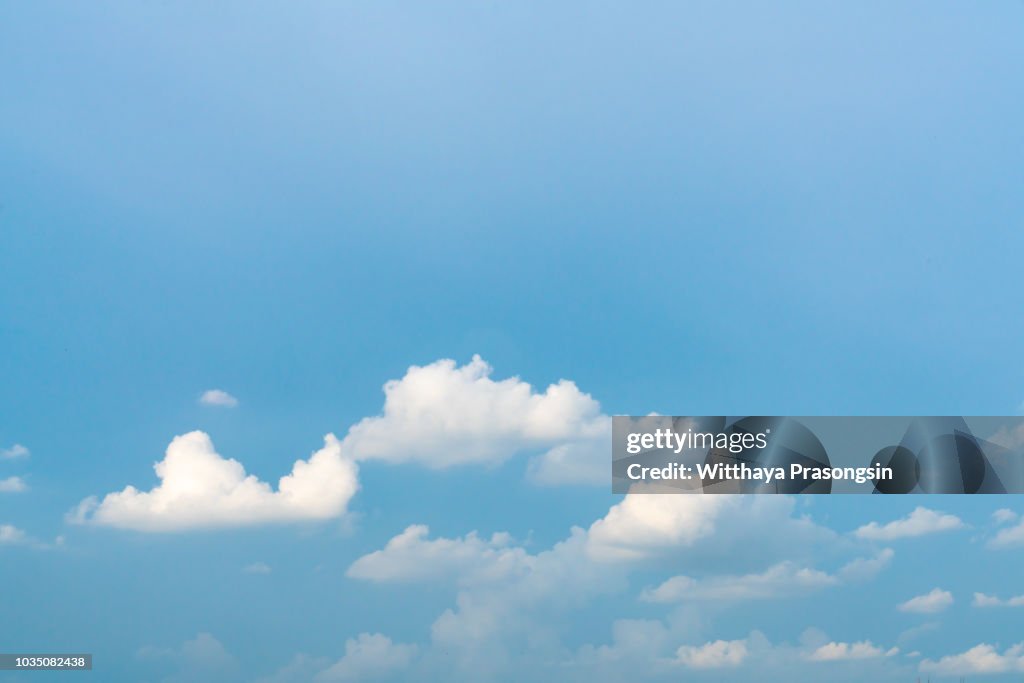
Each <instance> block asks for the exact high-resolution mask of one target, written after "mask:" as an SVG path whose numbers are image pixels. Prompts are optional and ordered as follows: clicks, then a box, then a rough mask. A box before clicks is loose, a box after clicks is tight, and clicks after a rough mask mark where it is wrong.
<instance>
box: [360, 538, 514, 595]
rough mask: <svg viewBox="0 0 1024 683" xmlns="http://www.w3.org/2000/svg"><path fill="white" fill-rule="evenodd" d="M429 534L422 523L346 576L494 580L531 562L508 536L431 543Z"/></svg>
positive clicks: (395, 579)
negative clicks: (511, 544) (512, 545)
mask: <svg viewBox="0 0 1024 683" xmlns="http://www.w3.org/2000/svg"><path fill="white" fill-rule="evenodd" d="M429 533H430V529H429V528H428V527H426V526H425V525H422V524H415V525H413V526H410V527H408V528H407V529H406V530H405V531H403V532H402V533H401V534H399V535H398V536H395V537H394V538H392V539H391V540H390V541H388V543H387V545H386V546H385V547H384V549H383V550H377V551H375V552H372V553H370V554H369V555H364V556H363V557H360V558H359V559H358V560H356V561H355V562H354V563H353V564H352V566H350V567H349V568H348V572H347V573H346V575H347V576H348V577H350V578H354V579H364V580H367V581H374V582H378V583H401V582H417V581H436V580H441V579H453V578H458V579H459V580H462V581H472V580H482V579H487V580H494V579H503V578H507V577H508V576H510V575H512V574H521V573H522V572H523V571H525V570H526V569H527V568H528V567H529V566H530V564H532V560H531V558H530V557H529V555H528V554H527V553H526V551H525V550H524V549H523V548H520V547H510V543H511V537H509V535H508V534H494V535H493V536H491V538H490V539H489V540H485V539H482V538H480V537H479V536H478V535H477V534H476V533H475V532H471V533H469V534H467V535H466V536H464V537H462V538H455V539H448V538H439V539H435V540H430V539H428V538H427V536H428V535H429Z"/></svg>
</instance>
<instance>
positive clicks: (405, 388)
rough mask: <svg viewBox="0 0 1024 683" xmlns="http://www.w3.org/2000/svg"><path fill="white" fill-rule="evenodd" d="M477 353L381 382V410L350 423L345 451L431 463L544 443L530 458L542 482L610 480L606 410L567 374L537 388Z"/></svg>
mask: <svg viewBox="0 0 1024 683" xmlns="http://www.w3.org/2000/svg"><path fill="white" fill-rule="evenodd" d="M491 374H492V368H491V366H490V365H488V364H487V363H486V362H485V361H484V360H483V359H481V358H480V357H479V356H474V357H473V359H472V360H471V361H470V362H469V363H467V364H466V365H463V366H458V365H457V364H456V363H455V361H453V360H440V361H437V362H435V363H431V364H430V365H425V366H422V367H420V366H413V367H411V368H409V370H408V371H407V372H406V374H405V376H404V377H402V378H401V379H397V380H392V381H390V382H388V383H387V384H385V385H384V410H383V414H381V415H378V416H375V417H368V418H365V419H363V420H362V421H360V422H359V423H357V424H355V425H354V426H353V427H352V428H351V429H350V430H349V432H348V434H347V435H346V437H345V439H344V442H343V448H344V450H345V453H346V454H348V455H350V456H351V457H353V458H354V459H357V460H383V461H387V462H392V463H400V462H415V463H419V464H421V465H424V466H426V467H430V468H436V469H440V468H446V467H452V466H455V465H466V464H484V465H492V464H498V463H501V462H503V461H505V460H507V459H508V458H510V457H512V456H513V455H515V454H516V453H520V452H525V451H545V452H543V453H542V454H541V455H539V456H537V457H536V458H535V460H534V461H533V462H532V463H531V468H530V472H531V476H532V477H533V478H534V479H535V480H536V481H538V482H540V483H551V484H554V483H576V482H584V483H594V482H600V483H604V482H606V481H607V480H608V472H607V458H606V456H607V452H606V451H607V448H606V447H607V438H608V434H609V429H610V418H609V417H608V416H606V415H603V414H602V413H601V409H600V406H599V404H598V403H597V401H595V400H594V399H593V398H591V397H590V396H589V395H588V394H585V393H583V392H582V391H580V390H579V389H578V388H577V387H576V385H575V384H574V383H572V382H570V381H568V380H561V381H559V382H557V383H555V384H552V385H550V386H549V387H547V388H546V389H545V390H544V391H535V390H534V388H533V387H532V386H530V384H528V383H527V382H524V381H522V380H521V379H519V378H517V377H511V378H507V379H501V380H495V379H492V378H491Z"/></svg>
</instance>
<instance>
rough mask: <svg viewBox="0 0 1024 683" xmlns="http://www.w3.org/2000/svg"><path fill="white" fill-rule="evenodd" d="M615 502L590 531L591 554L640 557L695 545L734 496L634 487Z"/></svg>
mask: <svg viewBox="0 0 1024 683" xmlns="http://www.w3.org/2000/svg"><path fill="white" fill-rule="evenodd" d="M635 491H637V493H630V494H629V495H627V496H626V497H625V498H623V499H622V501H621V502H619V503H618V504H616V505H614V506H613V507H612V508H611V509H610V510H609V511H608V514H606V515H605V516H604V517H603V518H602V519H599V520H597V521H596V522H594V523H593V524H592V525H591V527H590V532H589V533H588V534H587V547H588V550H589V552H590V554H591V555H592V556H593V557H595V558H598V559H624V560H630V559H639V558H643V557H646V556H650V555H651V554H654V553H657V552H659V551H662V550H664V549H665V548H666V547H679V546H682V547H685V546H689V545H693V544H694V543H695V542H696V541H698V540H699V539H701V538H705V537H707V536H709V535H711V533H712V532H713V530H714V528H715V522H716V521H717V520H718V518H719V516H720V515H721V514H722V513H723V511H724V510H726V509H727V508H733V507H736V505H737V504H738V501H737V498H735V497H733V496H700V495H673V494H644V493H643V489H635Z"/></svg>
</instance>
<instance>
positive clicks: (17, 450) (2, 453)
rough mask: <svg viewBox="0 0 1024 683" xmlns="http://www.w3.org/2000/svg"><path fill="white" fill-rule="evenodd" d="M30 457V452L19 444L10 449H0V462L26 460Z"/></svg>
mask: <svg viewBox="0 0 1024 683" xmlns="http://www.w3.org/2000/svg"><path fill="white" fill-rule="evenodd" d="M29 455H30V451H29V450H28V449H27V448H25V447H24V446H22V445H21V444H20V443H16V444H14V445H13V446H11V447H10V448H0V460H15V459H17V458H27V457H28V456H29Z"/></svg>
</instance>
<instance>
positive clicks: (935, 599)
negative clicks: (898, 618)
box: [899, 588, 953, 614]
mask: <svg viewBox="0 0 1024 683" xmlns="http://www.w3.org/2000/svg"><path fill="white" fill-rule="evenodd" d="M952 604H953V594H952V593H950V592H949V591H944V590H942V589H940V588H935V589H934V590H932V591H931V592H930V593H925V594H924V595H918V596H917V597H915V598H911V599H910V600H907V601H906V602H904V603H902V604H900V605H899V610H900V611H901V612H911V613H914V614H936V613H938V612H941V611H943V610H945V609H948V608H949V607H950V606H951V605H952Z"/></svg>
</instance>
